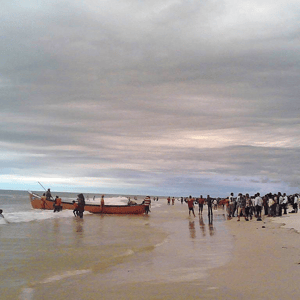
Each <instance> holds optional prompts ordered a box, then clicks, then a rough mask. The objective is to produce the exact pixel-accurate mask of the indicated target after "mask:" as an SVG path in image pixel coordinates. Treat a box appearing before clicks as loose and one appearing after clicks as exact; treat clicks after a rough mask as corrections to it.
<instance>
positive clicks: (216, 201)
mask: <svg viewBox="0 0 300 300" xmlns="http://www.w3.org/2000/svg"><path fill="white" fill-rule="evenodd" d="M214 210H218V200H217V199H215V200H214Z"/></svg>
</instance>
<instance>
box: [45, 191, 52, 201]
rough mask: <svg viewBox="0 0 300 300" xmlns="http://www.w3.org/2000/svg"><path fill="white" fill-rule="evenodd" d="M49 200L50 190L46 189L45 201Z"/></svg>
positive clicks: (50, 196)
mask: <svg viewBox="0 0 300 300" xmlns="http://www.w3.org/2000/svg"><path fill="white" fill-rule="evenodd" d="M51 198H52V195H51V192H50V189H48V190H47V192H46V199H47V200H48V201H49V200H50V199H51Z"/></svg>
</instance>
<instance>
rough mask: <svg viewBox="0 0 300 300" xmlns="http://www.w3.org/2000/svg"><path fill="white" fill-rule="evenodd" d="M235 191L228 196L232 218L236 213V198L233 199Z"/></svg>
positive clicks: (229, 211)
mask: <svg viewBox="0 0 300 300" xmlns="http://www.w3.org/2000/svg"><path fill="white" fill-rule="evenodd" d="M233 195H234V194H233V193H231V194H230V196H229V197H228V199H229V205H228V217H229V218H232V217H233V215H234V199H233Z"/></svg>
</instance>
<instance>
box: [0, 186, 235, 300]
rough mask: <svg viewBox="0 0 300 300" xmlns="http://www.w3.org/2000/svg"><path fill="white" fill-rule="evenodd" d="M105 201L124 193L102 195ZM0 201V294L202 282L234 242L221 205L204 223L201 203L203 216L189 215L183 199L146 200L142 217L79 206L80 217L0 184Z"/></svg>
mask: <svg viewBox="0 0 300 300" xmlns="http://www.w3.org/2000/svg"><path fill="white" fill-rule="evenodd" d="M59 195H60V196H62V198H63V200H65V199H69V200H70V201H71V200H72V199H75V198H76V194H68V193H60V194H59ZM94 196H95V197H96V199H95V200H93V198H94ZM100 196H101V195H92V194H91V195H88V199H89V201H95V202H96V201H99V202H100ZM142 199H143V197H139V198H138V203H140V202H141V201H142ZM105 202H106V203H107V204H113V203H114V204H121V203H124V204H125V203H126V202H127V198H126V197H125V196H120V195H106V196H105ZM0 208H1V209H2V210H3V215H4V217H5V219H0V239H1V245H0V250H1V252H0V253H1V254H0V279H1V280H0V290H1V299H22V300H24V299H67V298H73V299H109V298H110V299H118V298H120V296H113V295H114V294H113V291H116V290H118V288H119V289H120V290H122V288H123V286H124V285H125V286H127V287H128V288H129V289H130V290H129V291H126V293H129V294H130V295H131V293H134V290H135V288H134V286H135V285H139V286H141V285H143V284H155V283H160V284H161V283H165V284H169V283H172V284H173V283H174V284H177V283H178V284H180V283H183V282H186V281H189V282H190V281H199V280H200V281H201V279H203V278H204V277H205V276H207V271H208V270H209V269H210V268H214V267H218V266H220V265H222V264H225V263H226V262H228V261H229V260H230V258H231V253H232V249H233V241H232V237H231V236H230V235H229V234H228V232H227V230H226V228H225V227H224V221H225V213H224V211H223V210H221V209H219V210H218V211H217V212H216V211H215V212H214V217H213V220H211V222H209V220H208V218H207V213H206V210H205V211H204V213H203V218H202V217H200V216H198V215H196V217H195V218H194V217H189V215H188V209H187V205H186V204H185V203H184V204H181V203H180V202H179V201H176V202H175V205H167V201H166V199H164V198H160V199H159V201H158V202H157V201H154V202H153V201H152V207H151V213H150V214H149V215H148V216H146V215H140V216H134V215H132V216H131V215H127V216H120V215H93V214H90V213H88V212H85V214H84V218H83V219H80V218H75V217H74V216H73V213H72V211H67V210H65V211H62V212H59V213H53V212H52V211H46V210H34V209H32V208H31V205H30V201H29V197H28V193H27V192H24V191H0ZM195 211H197V207H196V209H195ZM124 293H125V292H124ZM109 295H111V296H109ZM124 295H125V294H124ZM130 298H133V297H130ZM124 299H126V297H125V296H124ZM143 299H154V298H152V297H151V296H150V295H149V297H148V298H147V297H146V296H145V297H143ZM178 299H180V298H178Z"/></svg>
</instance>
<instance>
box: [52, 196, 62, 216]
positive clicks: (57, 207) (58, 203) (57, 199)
mask: <svg viewBox="0 0 300 300" xmlns="http://www.w3.org/2000/svg"><path fill="white" fill-rule="evenodd" d="M61 210H62V206H61V198H60V197H58V196H56V197H55V200H54V210H53V212H60V211H61Z"/></svg>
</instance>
